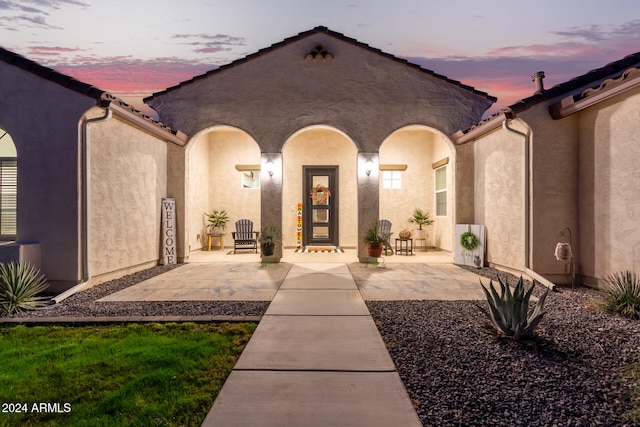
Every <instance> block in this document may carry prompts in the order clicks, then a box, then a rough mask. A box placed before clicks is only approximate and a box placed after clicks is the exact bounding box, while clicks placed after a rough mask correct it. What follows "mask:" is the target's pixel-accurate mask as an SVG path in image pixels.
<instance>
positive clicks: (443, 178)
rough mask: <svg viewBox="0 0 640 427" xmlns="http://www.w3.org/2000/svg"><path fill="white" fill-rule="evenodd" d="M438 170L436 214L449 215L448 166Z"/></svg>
mask: <svg viewBox="0 0 640 427" xmlns="http://www.w3.org/2000/svg"><path fill="white" fill-rule="evenodd" d="M435 172H436V180H435V181H436V216H446V215H447V167H446V166H442V167H439V168H437V169H436V170H435Z"/></svg>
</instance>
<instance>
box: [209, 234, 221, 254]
mask: <svg viewBox="0 0 640 427" xmlns="http://www.w3.org/2000/svg"><path fill="white" fill-rule="evenodd" d="M212 237H217V238H219V239H220V250H221V251H224V234H207V246H208V247H209V250H211V238H212Z"/></svg>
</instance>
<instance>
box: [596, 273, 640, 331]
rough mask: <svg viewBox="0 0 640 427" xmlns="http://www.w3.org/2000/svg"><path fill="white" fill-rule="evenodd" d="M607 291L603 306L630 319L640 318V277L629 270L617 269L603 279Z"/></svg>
mask: <svg viewBox="0 0 640 427" xmlns="http://www.w3.org/2000/svg"><path fill="white" fill-rule="evenodd" d="M605 283H606V285H607V293H606V295H605V297H604V308H605V309H606V310H607V311H610V312H612V313H618V314H621V315H623V316H626V317H630V318H632V319H640V277H639V276H638V275H637V274H636V273H633V272H631V271H619V272H617V273H613V274H611V275H609V277H607V278H606V279H605Z"/></svg>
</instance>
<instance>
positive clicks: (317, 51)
mask: <svg viewBox="0 0 640 427" xmlns="http://www.w3.org/2000/svg"><path fill="white" fill-rule="evenodd" d="M304 59H305V60H307V61H312V60H323V59H326V60H331V59H333V55H331V54H330V53H329V52H327V50H326V49H325V48H324V47H322V45H317V46H316V47H314V48H313V49H312V50H311V52H309V53H307V55H306V56H305V57H304Z"/></svg>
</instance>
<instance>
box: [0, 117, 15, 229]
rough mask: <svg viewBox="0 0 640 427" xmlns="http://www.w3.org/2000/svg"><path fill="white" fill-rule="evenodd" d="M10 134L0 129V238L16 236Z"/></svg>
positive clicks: (13, 164) (13, 157)
mask: <svg viewBox="0 0 640 427" xmlns="http://www.w3.org/2000/svg"><path fill="white" fill-rule="evenodd" d="M16 157H17V156H16V147H15V145H14V143H13V140H12V139H11V136H10V135H9V134H8V133H6V132H5V131H4V130H2V129H0V238H1V239H5V240H6V239H13V238H15V236H16V232H17V230H16V223H17V201H18V161H17V158H16Z"/></svg>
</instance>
